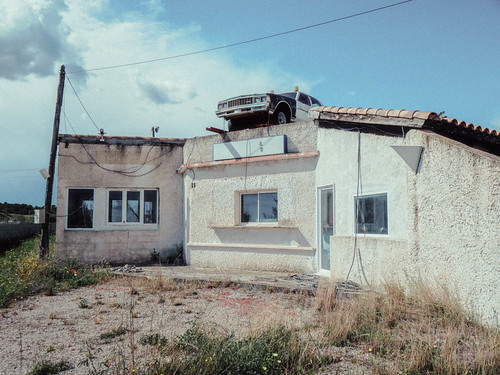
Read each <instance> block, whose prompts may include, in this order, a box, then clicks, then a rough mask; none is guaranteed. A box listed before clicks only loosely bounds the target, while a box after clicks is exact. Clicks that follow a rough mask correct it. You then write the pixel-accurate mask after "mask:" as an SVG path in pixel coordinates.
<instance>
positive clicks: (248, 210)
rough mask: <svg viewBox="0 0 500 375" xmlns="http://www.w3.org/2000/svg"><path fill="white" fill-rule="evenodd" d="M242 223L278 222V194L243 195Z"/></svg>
mask: <svg viewBox="0 0 500 375" xmlns="http://www.w3.org/2000/svg"><path fill="white" fill-rule="evenodd" d="M240 220H241V222H242V223H273V222H274V223H276V222H278V193H276V192H269V193H268V192H265V193H253V194H241V218H240Z"/></svg>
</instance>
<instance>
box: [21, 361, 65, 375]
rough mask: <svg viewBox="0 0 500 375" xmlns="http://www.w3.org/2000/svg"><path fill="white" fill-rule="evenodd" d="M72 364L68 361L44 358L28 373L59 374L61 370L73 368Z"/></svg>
mask: <svg viewBox="0 0 500 375" xmlns="http://www.w3.org/2000/svg"><path fill="white" fill-rule="evenodd" d="M71 368H72V367H71V365H70V364H69V363H68V362H66V361H59V362H51V361H49V360H47V359H43V360H41V361H39V362H37V363H35V365H34V366H33V368H32V369H31V370H30V371H28V372H27V375H51V374H59V373H60V372H63V371H66V370H69V369H71Z"/></svg>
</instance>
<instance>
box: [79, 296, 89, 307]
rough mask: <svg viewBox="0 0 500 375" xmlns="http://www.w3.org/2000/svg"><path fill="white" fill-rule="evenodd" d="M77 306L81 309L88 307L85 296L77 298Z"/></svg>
mask: <svg viewBox="0 0 500 375" xmlns="http://www.w3.org/2000/svg"><path fill="white" fill-rule="evenodd" d="M78 307H79V308H81V309H88V308H89V301H87V299H86V298H80V299H79V300H78Z"/></svg>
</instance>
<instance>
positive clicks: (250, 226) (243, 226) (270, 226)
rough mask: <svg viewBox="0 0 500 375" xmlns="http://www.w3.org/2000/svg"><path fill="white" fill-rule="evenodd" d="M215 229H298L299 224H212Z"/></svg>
mask: <svg viewBox="0 0 500 375" xmlns="http://www.w3.org/2000/svg"><path fill="white" fill-rule="evenodd" d="M210 227H211V228H213V229H298V228H299V227H298V226H297V225H279V224H274V223H273V224H237V225H211V226H210Z"/></svg>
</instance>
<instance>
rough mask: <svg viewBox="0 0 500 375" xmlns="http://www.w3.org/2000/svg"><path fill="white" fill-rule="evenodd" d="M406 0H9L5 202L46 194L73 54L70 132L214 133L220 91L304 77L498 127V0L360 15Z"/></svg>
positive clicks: (325, 88)
mask: <svg viewBox="0 0 500 375" xmlns="http://www.w3.org/2000/svg"><path fill="white" fill-rule="evenodd" d="M396 3H398V1H397V0H396V1H392V0H357V1H345V0H311V1H290V0H286V1H285V0H274V1H271V2H270V1H268V0H253V1H251V2H248V1H235V0H213V1H205V0H192V1H189V0H187V1H186V0H184V1H178V0H67V1H63V0H2V1H1V2H0V202H9V203H27V204H32V205H38V206H41V205H43V203H44V199H45V180H44V179H43V178H42V176H41V174H40V173H39V172H38V171H39V170H40V169H42V168H47V169H48V163H49V153H50V144H51V137H52V127H53V122H54V112H55V104H56V96H57V85H58V80H59V70H60V67H61V65H63V64H64V65H65V67H66V72H67V78H68V79H67V80H66V82H65V90H64V100H63V106H62V114H61V124H60V133H77V134H97V133H98V129H100V128H103V129H104V131H105V132H106V134H107V135H129V136H149V135H151V128H152V127H153V126H155V127H156V126H159V128H160V129H159V133H158V136H159V137H195V136H203V135H208V134H210V133H209V132H207V131H206V130H205V128H206V127H209V126H214V127H218V128H223V127H224V125H225V124H224V121H223V120H222V119H219V118H217V117H216V116H215V109H216V106H217V102H218V101H219V100H222V99H226V98H229V97H232V96H237V95H242V94H249V93H265V92H268V91H270V90H274V91H275V92H283V91H291V90H293V88H294V86H295V85H298V86H299V88H300V90H301V91H304V92H306V93H309V94H311V95H312V96H314V97H316V98H317V99H319V100H320V101H321V102H322V103H323V104H324V105H329V106H338V107H370V108H384V109H408V110H421V111H432V112H436V113H439V112H442V111H444V112H445V113H444V115H445V116H448V117H452V118H457V119H459V120H463V121H466V122H471V123H473V124H476V125H480V126H483V127H487V128H490V129H497V130H500V22H499V20H500V0H477V1H470V0H453V1H452V0H413V1H406V2H403V3H400V4H399V5H394V6H391V7H388V8H385V9H382V10H379V11H374V12H370V13H366V14H362V15H358V16H356V14H359V13H363V12H367V11H370V10H372V9H375V8H381V7H386V6H389V5H392V4H396ZM350 16H353V17H350ZM345 17H348V18H345ZM337 19H340V20H338V21H335V22H329V23H326V24H323V25H320V26H317V27H312V28H307V29H304V30H301V31H297V32H292V33H287V34H283V35H280V36H276V37H273V38H266V39H262V40H259V41H255V42H249V43H243V44H239V45H236V46H233V47H230V48H220V49H216V48H217V47H222V46H226V45H231V44H237V43H240V42H245V41H249V40H252V39H257V38H261V37H266V36H270V35H273V34H278V33H283V32H286V31H290V30H295V29H298V28H302V27H306V26H311V25H316V24H320V23H324V22H328V21H332V20H337ZM210 49H214V50H212V51H209V52H204V53H194V52H200V51H204V50H210ZM180 55H187V56H180ZM175 56H180V57H175ZM149 60H158V61H155V62H150V63H144V64H134V63H139V62H144V61H149ZM127 64H134V65H127ZM119 65H126V66H122V67H116V68H110V69H101V68H107V67H111V66H119ZM73 89H74V90H73ZM80 101H81V102H82V103H83V106H82V105H81V104H80Z"/></svg>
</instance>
